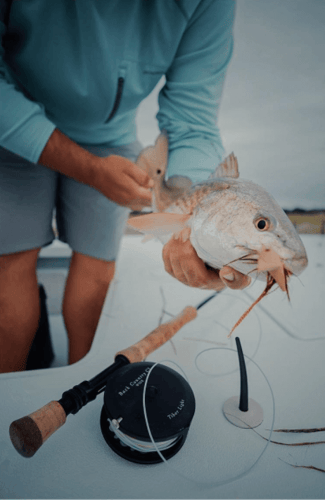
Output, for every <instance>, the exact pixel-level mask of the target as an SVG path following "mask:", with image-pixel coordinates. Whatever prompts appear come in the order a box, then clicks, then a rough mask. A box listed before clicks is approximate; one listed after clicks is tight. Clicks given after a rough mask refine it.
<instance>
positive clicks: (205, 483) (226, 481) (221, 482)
mask: <svg viewBox="0 0 325 500" xmlns="http://www.w3.org/2000/svg"><path fill="white" fill-rule="evenodd" d="M213 350H228V351H233V352H235V353H237V351H236V350H235V349H230V348H227V347H211V348H209V349H205V350H203V351H201V352H200V353H199V354H198V355H197V356H196V358H195V365H196V366H197V364H196V361H197V359H198V357H199V356H201V355H202V354H203V353H205V352H206V351H213ZM244 356H245V358H247V359H248V360H250V361H251V362H252V363H254V365H255V366H256V367H257V368H258V370H259V371H260V372H261V374H262V375H263V377H264V379H265V381H266V383H267V385H268V387H269V390H270V393H271V397H272V424H271V429H270V434H269V437H268V439H267V442H266V445H265V446H264V448H263V450H262V452H261V453H260V454H259V456H258V457H257V459H256V460H255V462H254V463H253V464H252V465H251V466H250V467H248V468H247V469H246V470H244V471H243V472H241V473H240V474H237V475H235V476H233V477H230V478H228V479H224V480H219V481H211V482H210V481H199V480H195V479H193V478H192V477H188V476H185V475H184V474H182V473H181V472H178V471H177V470H175V468H174V467H173V466H172V465H171V464H170V463H168V461H167V460H166V459H165V457H164V456H163V455H162V453H161V451H160V450H159V447H158V443H155V440H154V438H153V436H152V433H151V430H150V425H149V421H148V416H147V409H146V401H145V397H146V390H147V386H148V381H149V377H150V374H151V372H152V370H153V369H154V368H155V367H156V366H157V365H159V364H162V363H173V364H174V365H176V366H177V367H178V368H179V369H180V370H181V372H182V373H183V375H184V377H185V378H186V380H187V381H188V378H187V376H186V374H185V372H184V370H183V369H182V368H181V367H180V366H179V365H178V364H177V363H175V362H174V361H171V360H169V359H164V360H162V361H159V362H156V363H155V364H154V365H153V366H152V367H151V368H150V370H149V372H148V375H147V377H146V380H145V383H144V388H143V397H142V405H143V413H144V418H145V422H146V426H147V431H148V434H149V436H150V439H151V442H152V444H153V446H154V448H155V450H156V452H157V453H158V455H159V456H160V458H161V459H162V460H163V461H164V462H165V464H166V465H167V467H168V468H169V469H170V470H171V471H172V472H173V473H174V474H176V475H177V476H179V477H182V478H183V479H186V480H187V481H190V482H191V483H192V484H195V485H196V486H199V487H200V488H202V487H205V488H213V487H216V486H223V485H225V484H229V483H232V482H233V481H237V480H238V479H241V478H242V477H244V476H247V474H249V473H250V472H251V470H252V469H253V468H254V467H255V466H256V464H257V463H258V461H259V460H260V458H261V457H262V455H263V454H264V453H265V451H266V449H267V447H268V445H269V443H270V441H271V436H272V432H273V428H274V420H275V401H274V394H273V391H272V387H271V385H270V383H269V381H268V379H267V377H266V375H265V374H264V372H263V371H262V369H261V368H260V367H259V366H258V364H257V363H255V361H254V360H253V359H251V358H249V357H248V356H246V355H244ZM213 453H214V448H213Z"/></svg>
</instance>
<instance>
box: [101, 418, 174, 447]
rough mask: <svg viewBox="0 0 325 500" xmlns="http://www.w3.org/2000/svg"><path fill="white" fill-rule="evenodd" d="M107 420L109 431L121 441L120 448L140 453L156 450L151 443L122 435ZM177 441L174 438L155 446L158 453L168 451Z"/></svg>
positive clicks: (110, 421)
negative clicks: (126, 447)
mask: <svg viewBox="0 0 325 500" xmlns="http://www.w3.org/2000/svg"><path fill="white" fill-rule="evenodd" d="M107 420H108V422H109V423H110V426H109V430H110V431H111V432H114V434H115V435H116V437H117V438H118V439H119V440H120V441H121V444H122V446H128V447H130V448H133V449H134V450H137V451H140V452H141V453H152V452H154V451H156V448H155V447H154V446H153V444H152V443H148V442H147V441H141V440H140V439H136V438H133V437H131V436H128V435H127V434H124V433H123V432H122V431H120V430H119V429H118V427H117V426H116V424H114V422H112V420H110V419H109V418H108V419H107ZM177 439H178V438H177V437H176V438H173V439H169V440H168V441H160V442H156V445H157V447H158V448H159V450H160V451H163V450H168V449H169V448H171V447H172V446H173V444H174V443H175V441H176V440H177Z"/></svg>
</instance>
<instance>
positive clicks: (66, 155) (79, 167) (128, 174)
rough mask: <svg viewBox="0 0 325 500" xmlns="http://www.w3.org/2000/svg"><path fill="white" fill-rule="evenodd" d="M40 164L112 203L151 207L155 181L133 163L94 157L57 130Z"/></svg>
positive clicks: (41, 157)
mask: <svg viewBox="0 0 325 500" xmlns="http://www.w3.org/2000/svg"><path fill="white" fill-rule="evenodd" d="M39 163H40V164H41V165H44V166H45V167H48V168H51V169H52V170H55V171H57V172H60V173H61V174H64V175H66V176H68V177H71V178H72V179H75V180H76V181H78V182H82V183H84V184H87V185H88V186H91V187H93V188H95V189H97V190H98V191H99V192H100V193H102V194H103V195H104V196H106V197H107V198H109V199H110V200H112V201H114V202H115V203H118V204H119V205H122V206H124V207H129V208H131V209H132V210H141V209H142V208H143V207H148V206H150V205H151V197H152V195H151V191H150V187H153V181H152V179H150V177H149V175H148V174H147V173H146V172H144V171H143V170H142V169H140V168H139V167H138V166H137V165H136V164H135V163H133V162H132V161H130V160H128V159H126V158H124V157H122V156H116V155H111V156H108V157H106V158H101V157H98V156H95V155H93V154H91V153H89V152H88V151H86V150H85V149H83V148H82V147H81V146H79V145H78V144H76V143H75V142H73V141H72V140H70V139H69V138H68V137H67V136H66V135H64V134H63V133H62V132H60V131H59V130H58V129H55V130H54V131H53V133H52V135H51V136H50V138H49V140H48V142H47V143H46V145H45V147H44V149H43V151H42V153H41V155H40V158H39Z"/></svg>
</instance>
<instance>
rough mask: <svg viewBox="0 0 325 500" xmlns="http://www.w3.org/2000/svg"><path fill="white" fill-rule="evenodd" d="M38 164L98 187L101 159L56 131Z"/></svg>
mask: <svg viewBox="0 0 325 500" xmlns="http://www.w3.org/2000/svg"><path fill="white" fill-rule="evenodd" d="M38 163H40V164H41V165H44V166H45V167H48V168H51V169H52V170H55V171H57V172H60V173H61V174H64V175H66V176H68V177H72V178H73V179H75V180H76V181H79V182H82V183H84V184H88V185H89V186H92V187H96V186H97V182H96V181H97V178H98V172H99V158H98V157H97V156H95V155H93V154H91V153H89V152H88V151H86V150H85V149H83V148H82V147H81V146H79V145H78V144H76V143H75V142H73V141H72V140H71V139H69V138H68V137H67V136H66V135H64V134H63V133H62V132H60V131H59V130H58V129H55V130H54V131H53V133H52V134H51V136H50V138H49V140H48V142H47V144H46V146H45V148H44V149H43V151H42V153H41V156H40V157H39V160H38Z"/></svg>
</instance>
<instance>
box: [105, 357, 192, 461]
mask: <svg viewBox="0 0 325 500" xmlns="http://www.w3.org/2000/svg"><path fill="white" fill-rule="evenodd" d="M154 364H155V363H151V362H141V363H132V364H130V365H126V366H124V367H122V368H120V369H119V370H117V372H115V373H113V374H112V375H111V376H110V378H109V379H108V381H107V385H106V389H105V393H104V405H103V408H102V412H101V417H100V425H101V430H102V434H103V436H104V439H105V441H106V443H107V444H108V445H109V447H110V448H111V449H112V450H113V451H114V452H115V453H117V454H118V455H120V456H121V457H123V458H125V459H126V460H129V461H130V462H136V463H140V464H157V463H160V462H162V459H161V457H160V456H159V454H158V453H157V451H156V450H155V448H154V446H153V444H152V441H151V439H150V436H149V434H148V431H147V426H146V422H145V417H144V411H143V389H144V383H145V379H146V377H147V374H148V372H149V370H150V368H151V367H152V366H153V365H154ZM145 405H146V412H147V417H148V421H149V426H150V431H151V433H152V436H153V439H154V441H155V443H156V446H157V448H158V449H159V451H160V452H161V453H162V455H163V456H164V457H165V459H166V460H168V459H169V458H171V457H173V456H174V455H175V454H176V453H177V452H178V451H179V450H180V449H181V448H182V446H183V445H184V443H185V440H186V437H187V433H188V431H189V427H190V424H191V421H192V418H193V415H194V411H195V398H194V393H193V391H192V389H191V387H190V385H189V384H188V382H187V381H186V380H185V379H184V378H183V377H182V376H181V375H180V374H179V373H177V372H176V371H175V370H172V369H171V368H169V367H166V366H163V365H157V366H156V367H155V368H154V369H153V370H152V372H151V373H150V378H149V382H148V386H147V390H146V397H145ZM140 450H141V451H140Z"/></svg>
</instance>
